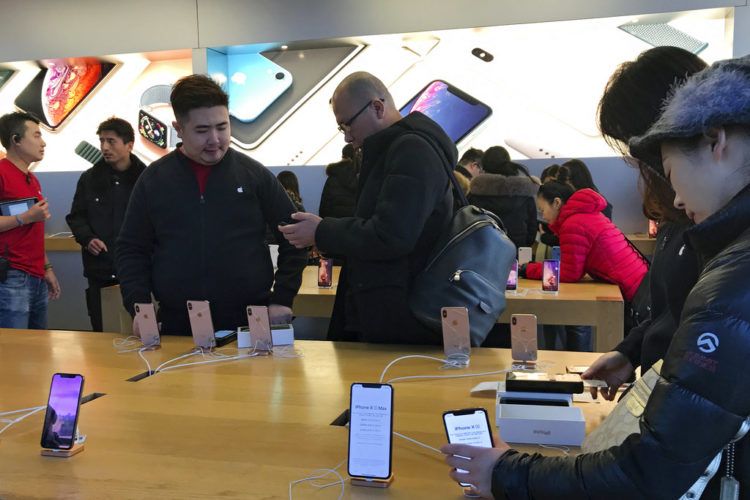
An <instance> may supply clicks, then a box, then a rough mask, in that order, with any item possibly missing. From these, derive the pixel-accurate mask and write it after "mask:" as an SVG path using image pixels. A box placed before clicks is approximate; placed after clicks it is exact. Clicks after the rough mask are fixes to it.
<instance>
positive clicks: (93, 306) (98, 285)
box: [86, 278, 117, 332]
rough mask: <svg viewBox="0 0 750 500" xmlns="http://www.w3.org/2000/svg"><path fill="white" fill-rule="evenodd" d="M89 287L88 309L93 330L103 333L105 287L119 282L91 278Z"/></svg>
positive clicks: (87, 290)
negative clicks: (103, 291) (103, 294)
mask: <svg viewBox="0 0 750 500" xmlns="http://www.w3.org/2000/svg"><path fill="white" fill-rule="evenodd" d="M88 282H89V287H88V288H87V289H86V309H88V312H89V319H90V320H91V329H92V330H93V331H95V332H101V331H103V326H102V293H101V290H102V288H104V287H108V286H112V285H116V284H117V280H106V281H102V280H97V279H91V278H89V280H88Z"/></svg>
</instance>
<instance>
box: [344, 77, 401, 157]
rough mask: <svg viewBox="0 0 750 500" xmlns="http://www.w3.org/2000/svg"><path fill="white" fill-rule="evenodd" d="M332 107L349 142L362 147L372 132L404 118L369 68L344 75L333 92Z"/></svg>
mask: <svg viewBox="0 0 750 500" xmlns="http://www.w3.org/2000/svg"><path fill="white" fill-rule="evenodd" d="M331 106H332V107H333V114H334V115H335V116H336V121H337V123H338V124H339V129H340V130H341V131H342V132H344V135H345V137H346V142H348V143H350V144H352V145H353V146H354V147H355V148H359V147H361V146H362V142H363V141H364V140H365V139H366V138H367V137H369V136H370V135H372V134H374V133H376V132H379V131H380V130H383V129H385V128H388V127H390V126H391V125H393V124H394V123H396V122H397V121H399V120H400V119H401V114H400V113H399V112H398V109H396V105H395V104H394V102H393V97H392V96H391V93H390V92H388V89H387V88H386V86H385V85H384V84H383V82H381V81H380V79H378V78H377V77H376V76H374V75H372V74H370V73H367V72H366V71H358V72H357V73H352V74H351V75H349V76H347V77H346V78H344V79H343V80H342V81H341V83H340V84H339V85H338V87H336V90H335V91H334V92H333V97H332V98H331Z"/></svg>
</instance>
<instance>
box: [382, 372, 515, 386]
mask: <svg viewBox="0 0 750 500" xmlns="http://www.w3.org/2000/svg"><path fill="white" fill-rule="evenodd" d="M509 371H510V370H497V371H492V372H481V373H461V374H458V375H409V376H405V377H396V378H392V379H390V380H388V381H386V383H387V384H392V383H394V382H401V381H403V380H429V379H441V378H471V377H485V376H488V375H500V374H502V373H508V372H509ZM381 383H382V382H381Z"/></svg>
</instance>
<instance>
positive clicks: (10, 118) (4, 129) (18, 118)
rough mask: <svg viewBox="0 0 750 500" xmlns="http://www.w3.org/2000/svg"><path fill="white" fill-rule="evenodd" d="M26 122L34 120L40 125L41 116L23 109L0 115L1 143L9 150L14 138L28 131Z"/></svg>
mask: <svg viewBox="0 0 750 500" xmlns="http://www.w3.org/2000/svg"><path fill="white" fill-rule="evenodd" d="M26 122H33V123H36V124H37V125H39V118H37V117H36V116H34V115H32V114H30V113H24V112H23V111H16V112H14V113H8V114H6V115H3V116H0V144H2V145H3V147H4V148H5V150H6V151H7V150H9V149H10V146H11V144H13V139H14V138H17V139H16V140H18V139H20V138H21V137H23V135H24V134H25V133H26Z"/></svg>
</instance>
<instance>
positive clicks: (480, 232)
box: [409, 131, 516, 346]
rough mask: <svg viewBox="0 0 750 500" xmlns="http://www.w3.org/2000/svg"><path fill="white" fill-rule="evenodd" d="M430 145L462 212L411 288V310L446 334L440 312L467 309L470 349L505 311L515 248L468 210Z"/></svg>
mask: <svg viewBox="0 0 750 500" xmlns="http://www.w3.org/2000/svg"><path fill="white" fill-rule="evenodd" d="M410 133H414V134H416V135H419V136H420V137H422V138H423V139H425V140H426V141H427V143H428V144H430V145H431V146H432V147H433V148H434V149H435V150H436V151H437V153H438V156H439V157H440V158H441V159H443V166H444V167H445V172H446V174H447V175H448V177H449V179H450V181H451V184H452V185H453V191H454V195H455V196H457V198H458V200H459V201H460V207H459V208H458V209H457V210H456V211H455V212H454V214H453V218H452V219H451V221H450V223H449V224H448V226H447V227H446V228H445V229H444V230H443V233H442V234H441V235H440V237H439V238H438V239H437V241H436V243H435V246H434V247H433V250H432V252H431V254H430V256H429V258H428V260H427V265H426V266H425V268H424V269H423V270H422V271H421V272H420V273H419V274H417V276H416V277H415V278H414V281H413V282H412V288H411V290H410V294H409V307H410V308H411V311H412V313H413V314H414V316H415V317H416V318H417V319H418V320H419V321H420V322H421V323H423V324H424V325H425V326H427V327H429V328H430V329H432V330H434V331H436V332H439V331H441V329H442V323H441V318H440V309H441V308H443V307H459V306H462V307H465V308H466V309H467V310H468V311H469V326H470V328H471V344H472V345H474V346H479V345H481V344H482V342H484V339H485V338H487V334H488V333H489V332H490V329H491V328H492V326H493V325H494V324H495V323H496V322H497V318H498V317H499V316H500V315H501V314H502V313H503V311H504V310H505V284H506V282H507V280H508V274H509V273H510V268H511V266H512V264H513V262H514V260H515V258H516V246H515V245H514V244H513V242H512V241H511V240H510V239H509V238H508V236H506V234H505V231H504V228H503V224H502V221H501V220H500V218H499V217H497V216H496V215H495V214H493V213H492V212H489V211H487V210H483V209H481V208H478V207H475V206H473V205H469V202H468V200H467V199H466V195H464V192H463V191H462V190H461V187H460V185H459V184H458V181H457V180H456V178H455V176H454V175H453V167H452V166H451V165H449V164H448V160H447V158H446V157H445V154H444V153H443V151H442V150H441V149H440V148H438V147H437V146H436V145H435V144H434V143H433V141H432V139H431V138H430V137H428V136H426V135H424V134H421V133H419V132H416V131H413V132H410Z"/></svg>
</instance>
